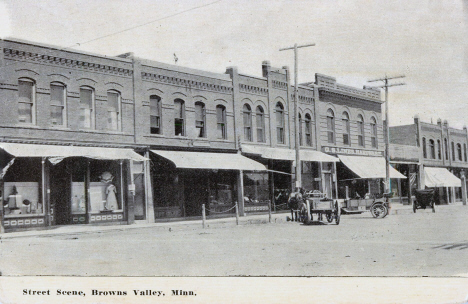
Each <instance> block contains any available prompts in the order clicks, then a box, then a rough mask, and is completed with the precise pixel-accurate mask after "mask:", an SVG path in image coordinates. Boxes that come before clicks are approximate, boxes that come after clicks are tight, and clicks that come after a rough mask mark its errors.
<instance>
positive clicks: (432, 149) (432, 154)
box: [429, 139, 436, 159]
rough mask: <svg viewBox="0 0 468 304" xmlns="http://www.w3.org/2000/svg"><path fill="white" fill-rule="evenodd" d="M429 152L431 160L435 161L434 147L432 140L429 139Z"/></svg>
mask: <svg viewBox="0 0 468 304" xmlns="http://www.w3.org/2000/svg"><path fill="white" fill-rule="evenodd" d="M429 150H430V151H431V158H432V159H435V158H436V155H435V145H434V140H433V139H429Z"/></svg>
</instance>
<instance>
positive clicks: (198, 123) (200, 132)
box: [195, 101, 206, 137]
mask: <svg viewBox="0 0 468 304" xmlns="http://www.w3.org/2000/svg"><path fill="white" fill-rule="evenodd" d="M205 124H206V115H205V104H204V103H203V102H200V101H197V102H196V103H195V128H196V129H197V137H206V128H205Z"/></svg>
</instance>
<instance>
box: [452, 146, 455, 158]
mask: <svg viewBox="0 0 468 304" xmlns="http://www.w3.org/2000/svg"><path fill="white" fill-rule="evenodd" d="M452 160H455V143H454V142H453V141H452Z"/></svg>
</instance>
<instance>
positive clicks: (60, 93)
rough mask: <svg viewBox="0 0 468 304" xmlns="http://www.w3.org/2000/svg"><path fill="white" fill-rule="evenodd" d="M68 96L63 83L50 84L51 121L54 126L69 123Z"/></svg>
mask: <svg viewBox="0 0 468 304" xmlns="http://www.w3.org/2000/svg"><path fill="white" fill-rule="evenodd" d="M66 96H67V95H66V89H65V86H64V85H63V84H61V83H51V84H50V123H51V124H52V125H54V126H66V125H67V117H66V113H67V109H66V106H67V102H66Z"/></svg>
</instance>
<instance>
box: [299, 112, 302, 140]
mask: <svg viewBox="0 0 468 304" xmlns="http://www.w3.org/2000/svg"><path fill="white" fill-rule="evenodd" d="M299 146H302V116H301V114H300V113H299Z"/></svg>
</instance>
